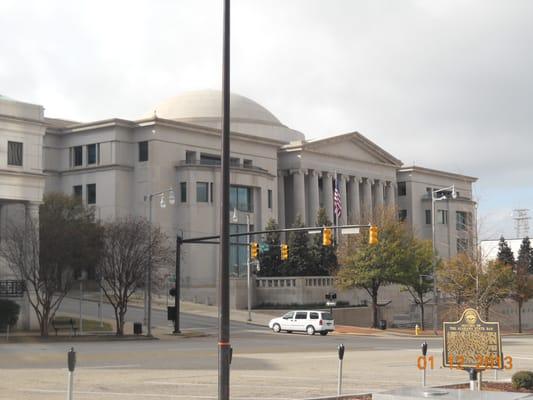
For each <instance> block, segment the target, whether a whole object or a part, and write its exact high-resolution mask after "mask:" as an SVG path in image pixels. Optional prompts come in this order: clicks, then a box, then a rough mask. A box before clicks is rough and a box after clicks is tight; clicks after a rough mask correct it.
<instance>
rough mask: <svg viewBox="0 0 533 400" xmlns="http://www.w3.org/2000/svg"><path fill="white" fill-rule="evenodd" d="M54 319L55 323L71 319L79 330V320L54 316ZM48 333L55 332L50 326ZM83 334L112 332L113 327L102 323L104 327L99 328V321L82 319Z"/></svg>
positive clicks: (107, 323)
mask: <svg viewBox="0 0 533 400" xmlns="http://www.w3.org/2000/svg"><path fill="white" fill-rule="evenodd" d="M54 319H55V320H56V321H69V320H70V319H72V320H74V323H75V324H76V326H77V327H78V330H79V322H80V320H79V318H72V317H64V316H56V317H55V318H54ZM50 332H55V331H54V327H53V326H52V325H50ZM83 332H113V327H112V326H111V324H110V323H109V322H105V321H104V326H103V327H102V326H100V321H96V320H94V319H83Z"/></svg>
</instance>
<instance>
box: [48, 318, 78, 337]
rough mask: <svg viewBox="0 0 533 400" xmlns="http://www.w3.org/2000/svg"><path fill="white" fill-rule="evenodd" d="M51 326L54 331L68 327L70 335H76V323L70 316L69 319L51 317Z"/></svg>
mask: <svg viewBox="0 0 533 400" xmlns="http://www.w3.org/2000/svg"><path fill="white" fill-rule="evenodd" d="M52 326H53V327H54V329H55V331H56V336H57V331H60V330H61V329H65V330H66V329H68V330H70V335H71V336H76V331H77V330H78V326H77V325H76V321H74V320H73V319H72V318H70V319H55V318H54V319H53V320H52Z"/></svg>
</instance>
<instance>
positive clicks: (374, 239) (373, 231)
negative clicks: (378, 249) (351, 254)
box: [368, 225, 378, 244]
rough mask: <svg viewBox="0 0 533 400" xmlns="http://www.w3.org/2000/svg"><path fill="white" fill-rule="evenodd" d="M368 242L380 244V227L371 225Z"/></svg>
mask: <svg viewBox="0 0 533 400" xmlns="http://www.w3.org/2000/svg"><path fill="white" fill-rule="evenodd" d="M368 244H378V227H377V226H376V225H371V226H370V229H369V230H368Z"/></svg>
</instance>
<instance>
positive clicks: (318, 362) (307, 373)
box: [0, 301, 533, 400]
mask: <svg viewBox="0 0 533 400" xmlns="http://www.w3.org/2000/svg"><path fill="white" fill-rule="evenodd" d="M75 305H76V302H75V301H67V302H66V303H65V310H69V308H70V307H75ZM95 306H96V305H95ZM88 307H91V306H88ZM71 311H72V310H71ZM108 311H109V310H107V311H106V313H107V312H108ZM131 312H132V314H131V315H130V318H133V319H137V317H138V316H140V317H141V318H142V310H133V309H132V310H131ZM135 313H140V314H139V315H135ZM162 314H163V313H162V312H156V313H155V314H154V321H155V322H156V325H159V324H161V325H162V326H163V327H166V321H165V320H164V319H165V318H163V315H162ZM94 315H96V314H94ZM183 326H184V329H196V330H198V329H201V328H202V327H204V328H205V331H206V332H207V333H208V335H207V336H204V337H194V338H183V337H173V336H170V335H168V334H165V333H164V332H165V330H164V329H163V330H161V329H159V328H158V329H157V330H156V332H158V333H159V339H160V340H149V341H147V340H139V341H112V342H95V343H94V342H78V343H75V344H74V346H75V347H76V350H77V351H78V369H77V371H76V375H75V392H76V397H75V398H76V399H99V400H116V399H121V398H132V399H137V398H138V399H215V398H216V393H217V386H216V385H217V348H216V342H217V338H216V320H215V319H213V318H209V317H203V316H192V315H186V316H185V315H184V317H183ZM232 327H233V328H234V330H233V334H232V345H233V348H234V357H233V363H232V375H231V384H232V386H231V391H232V399H237V400H244V399H277V400H279V399H304V398H306V397H311V396H326V395H332V394H335V392H336V374H337V355H336V348H337V345H338V344H339V343H344V344H345V346H346V349H347V350H346V356H345V363H344V377H345V379H344V385H343V387H344V392H346V393H356V392H357V393H359V392H367V391H378V390H384V389H388V388H393V387H400V386H409V385H418V384H419V382H420V371H418V370H417V366H416V365H417V364H416V363H417V357H418V355H419V346H420V343H421V342H422V340H421V339H419V338H409V337H397V336H381V337H376V336H355V335H328V336H326V337H322V336H318V335H317V336H306V335H303V334H274V333H273V332H271V331H270V330H268V329H266V328H263V327H258V326H253V325H247V324H244V323H232ZM428 342H429V348H430V351H429V354H430V355H433V356H434V357H435V369H433V370H430V371H429V374H428V382H429V383H431V384H443V383H449V382H462V381H466V380H467V374H466V373H465V372H462V371H450V370H448V369H443V368H440V367H439V365H440V363H441V355H440V353H441V351H442V349H441V341H440V340H438V339H429V340H428ZM0 343H1V342H0ZM71 345H72V343H69V341H68V340H67V341H65V342H64V343H44V344H43V343H35V344H4V343H2V344H0V354H1V355H2V357H0V375H1V376H2V379H0V399H28V400H49V399H50V400H51V399H61V398H64V396H65V390H66V382H67V373H66V368H65V362H66V361H65V360H66V351H67V350H68V348H69V347H70V346H71ZM503 346H504V352H505V353H506V355H512V356H513V364H514V365H513V370H512V371H517V370H519V369H533V352H532V349H533V338H531V337H512V338H505V339H504V344H503ZM510 374H511V372H510V371H505V372H501V373H499V376H498V378H499V379H506V378H509V377H510ZM487 375H488V376H489V377H490V378H494V372H487Z"/></svg>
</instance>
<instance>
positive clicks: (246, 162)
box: [242, 159, 253, 168]
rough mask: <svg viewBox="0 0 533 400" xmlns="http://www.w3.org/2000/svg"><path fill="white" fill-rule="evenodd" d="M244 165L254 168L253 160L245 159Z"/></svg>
mask: <svg viewBox="0 0 533 400" xmlns="http://www.w3.org/2000/svg"><path fill="white" fill-rule="evenodd" d="M242 166H243V167H244V168H252V166H253V162H252V160H246V159H245V160H243V161H242Z"/></svg>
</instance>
